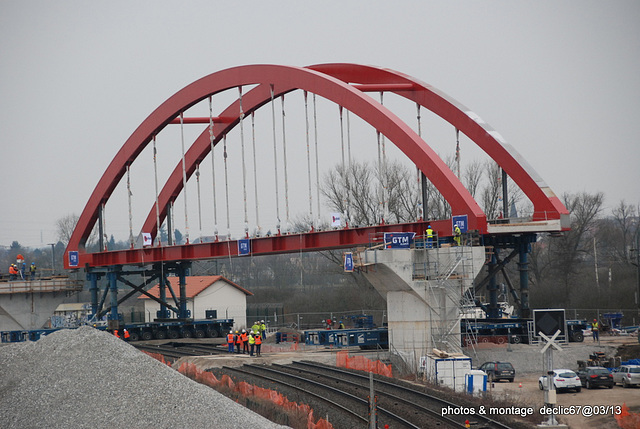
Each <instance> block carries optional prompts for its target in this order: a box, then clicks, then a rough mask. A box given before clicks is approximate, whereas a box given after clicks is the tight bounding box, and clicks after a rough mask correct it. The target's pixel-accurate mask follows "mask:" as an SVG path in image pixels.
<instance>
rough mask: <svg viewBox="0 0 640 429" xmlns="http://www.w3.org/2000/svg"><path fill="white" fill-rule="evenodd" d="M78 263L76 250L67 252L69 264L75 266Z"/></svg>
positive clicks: (78, 258) (78, 257)
mask: <svg viewBox="0 0 640 429" xmlns="http://www.w3.org/2000/svg"><path fill="white" fill-rule="evenodd" d="M79 263H80V256H79V255H78V252H77V251H76V250H71V251H70V252H69V266H70V267H77V266H78V264H79Z"/></svg>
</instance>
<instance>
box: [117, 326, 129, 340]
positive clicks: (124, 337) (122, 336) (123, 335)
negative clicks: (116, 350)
mask: <svg viewBox="0 0 640 429" xmlns="http://www.w3.org/2000/svg"><path fill="white" fill-rule="evenodd" d="M113 335H114V336H115V337H116V338H122V339H123V340H128V339H129V337H130V336H131V334H129V331H128V330H127V328H124V329H123V330H122V335H120V332H119V331H118V330H117V329H114V330H113Z"/></svg>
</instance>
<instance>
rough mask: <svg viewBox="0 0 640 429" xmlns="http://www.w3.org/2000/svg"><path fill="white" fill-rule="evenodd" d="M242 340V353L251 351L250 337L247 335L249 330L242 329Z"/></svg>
mask: <svg viewBox="0 0 640 429" xmlns="http://www.w3.org/2000/svg"><path fill="white" fill-rule="evenodd" d="M240 340H241V341H242V354H245V353H247V354H248V353H249V337H248V336H247V331H245V330H244V329H243V330H242V334H240Z"/></svg>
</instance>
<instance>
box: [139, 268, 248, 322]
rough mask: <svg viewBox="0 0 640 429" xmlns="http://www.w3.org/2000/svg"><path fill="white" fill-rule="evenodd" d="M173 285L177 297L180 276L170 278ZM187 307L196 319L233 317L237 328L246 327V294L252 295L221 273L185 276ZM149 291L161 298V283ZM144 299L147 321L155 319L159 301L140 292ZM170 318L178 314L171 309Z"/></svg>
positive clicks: (169, 297)
mask: <svg viewBox="0 0 640 429" xmlns="http://www.w3.org/2000/svg"><path fill="white" fill-rule="evenodd" d="M168 280H169V282H170V283H171V288H172V289H173V292H174V293H175V295H176V297H179V295H180V287H179V285H178V278H177V277H169V278H168ZM185 290H186V294H187V309H188V310H189V311H191V317H192V318H193V319H206V318H207V316H209V318H212V319H233V320H234V328H245V327H246V325H247V296H251V295H253V293H251V292H249V291H248V290H247V289H245V288H243V287H242V286H239V285H237V284H236V283H234V282H232V281H231V280H229V279H227V278H225V277H222V276H192V277H186V286H185ZM148 292H149V294H151V295H153V296H155V297H156V298H159V297H160V288H159V286H158V284H156V285H155V286H153V287H152V288H151V289H149V291H148ZM166 296H167V301H168V302H171V301H172V298H171V293H170V292H169V291H168V290H167V293H166ZM140 299H142V300H144V311H145V319H146V321H148V322H149V321H153V320H154V319H155V318H156V317H157V314H158V311H160V304H159V303H158V302H156V301H154V300H152V299H151V298H149V297H147V296H145V295H141V296H140ZM171 317H176V315H175V314H174V313H173V312H171Z"/></svg>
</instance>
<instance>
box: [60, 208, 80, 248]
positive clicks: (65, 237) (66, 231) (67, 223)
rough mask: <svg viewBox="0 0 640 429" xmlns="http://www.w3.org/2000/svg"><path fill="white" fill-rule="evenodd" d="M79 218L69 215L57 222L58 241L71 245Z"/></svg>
mask: <svg viewBox="0 0 640 429" xmlns="http://www.w3.org/2000/svg"><path fill="white" fill-rule="evenodd" d="M78 219H79V216H78V215H76V214H68V215H66V216H63V217H61V218H60V219H58V220H57V221H56V230H57V238H58V241H61V242H63V243H64V244H65V245H66V244H68V243H69V240H70V239H71V234H73V230H74V229H75V227H76V224H77V223H78Z"/></svg>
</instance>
